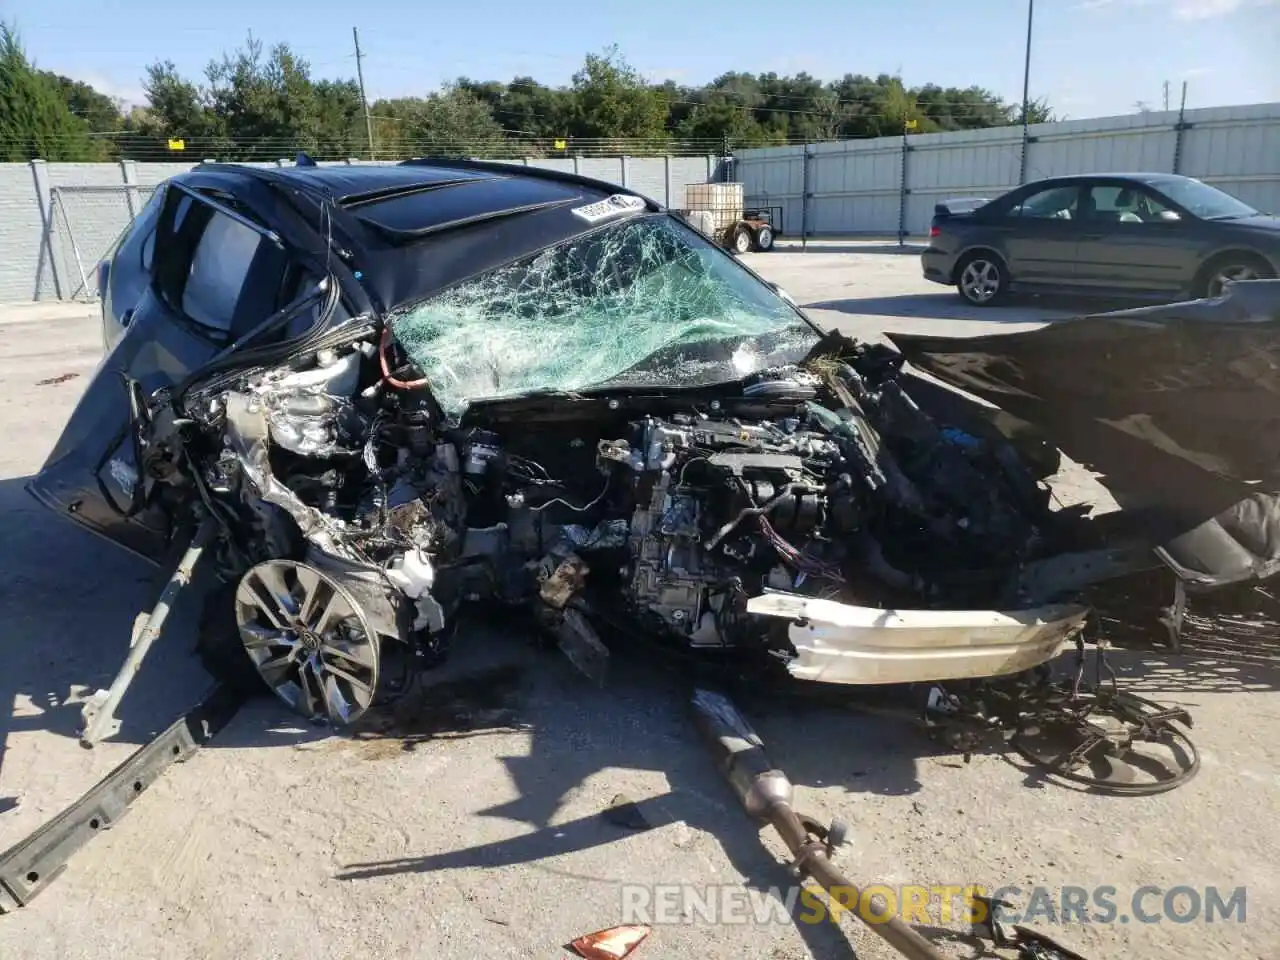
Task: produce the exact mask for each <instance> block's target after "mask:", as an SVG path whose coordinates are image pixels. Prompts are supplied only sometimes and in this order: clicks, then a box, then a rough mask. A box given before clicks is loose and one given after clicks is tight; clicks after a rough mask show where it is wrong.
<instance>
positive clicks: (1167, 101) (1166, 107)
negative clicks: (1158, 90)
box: [1164, 80, 1169, 113]
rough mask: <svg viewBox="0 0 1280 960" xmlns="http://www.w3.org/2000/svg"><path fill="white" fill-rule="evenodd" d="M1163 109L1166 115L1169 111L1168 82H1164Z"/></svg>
mask: <svg viewBox="0 0 1280 960" xmlns="http://www.w3.org/2000/svg"><path fill="white" fill-rule="evenodd" d="M1164 109H1165V112H1166V113H1167V112H1168V110H1169V81H1168V80H1166V81H1165V82H1164Z"/></svg>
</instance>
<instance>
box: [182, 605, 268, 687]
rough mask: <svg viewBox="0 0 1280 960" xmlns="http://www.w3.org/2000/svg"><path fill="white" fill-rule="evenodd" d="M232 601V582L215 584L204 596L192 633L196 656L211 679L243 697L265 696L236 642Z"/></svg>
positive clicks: (259, 678) (261, 682)
mask: <svg viewBox="0 0 1280 960" xmlns="http://www.w3.org/2000/svg"><path fill="white" fill-rule="evenodd" d="M235 599H236V586H235V584H234V583H219V584H218V585H217V586H216V587H214V588H213V589H212V590H210V591H209V593H208V594H207V595H206V596H205V599H204V607H203V608H202V609H201V611H200V623H199V626H198V628H197V630H196V655H197V656H198V657H199V658H200V664H201V666H203V667H204V668H205V670H206V671H208V673H209V674H210V675H211V676H212V677H213V678H214V679H215V680H218V681H219V682H221V683H225V684H226V685H227V686H229V687H231V688H232V689H233V690H236V691H237V692H239V693H242V694H244V695H246V696H266V695H267V694H269V693H270V692H271V690H270V688H269V687H268V686H267V684H266V682H265V681H264V680H263V679H262V676H261V675H260V674H259V673H258V668H257V667H255V666H254V664H253V661H252V660H250V659H249V654H248V652H247V651H246V650H245V648H244V643H243V642H242V641H241V639H240V628H239V626H237V625H236V611H235Z"/></svg>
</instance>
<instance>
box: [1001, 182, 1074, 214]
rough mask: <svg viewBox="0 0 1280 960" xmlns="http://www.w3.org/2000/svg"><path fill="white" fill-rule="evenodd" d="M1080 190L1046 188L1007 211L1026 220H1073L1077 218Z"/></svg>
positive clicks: (1072, 187)
mask: <svg viewBox="0 0 1280 960" xmlns="http://www.w3.org/2000/svg"><path fill="white" fill-rule="evenodd" d="M1079 202H1080V188H1079V187H1075V186H1070V187H1048V188H1046V189H1044V190H1038V191H1036V192H1035V193H1033V194H1031V195H1030V196H1028V197H1027V198H1026V199H1025V200H1023V201H1022V203H1020V204H1018V205H1017V206H1016V207H1014V208H1013V209H1011V210H1010V211H1009V216H1011V217H1020V218H1022V219H1027V220H1074V219H1076V218H1077V217H1078V216H1079Z"/></svg>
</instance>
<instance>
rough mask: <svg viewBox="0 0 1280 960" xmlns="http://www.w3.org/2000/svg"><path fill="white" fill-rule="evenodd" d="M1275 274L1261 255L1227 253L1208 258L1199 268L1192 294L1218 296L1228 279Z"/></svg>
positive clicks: (1263, 278) (1247, 278)
mask: <svg viewBox="0 0 1280 960" xmlns="http://www.w3.org/2000/svg"><path fill="white" fill-rule="evenodd" d="M1275 276H1276V272H1275V269H1274V268H1273V267H1272V266H1271V264H1269V263H1267V261H1265V260H1263V259H1262V258H1261V257H1255V256H1253V255H1252V254H1248V253H1238V254H1227V255H1226V256H1222V257H1217V258H1215V259H1213V260H1210V261H1209V262H1208V263H1206V264H1205V265H1204V266H1203V267H1202V268H1201V269H1200V273H1199V274H1197V276H1196V282H1195V286H1194V287H1193V289H1192V296H1194V297H1196V298H1197V299H1206V298H1212V297H1218V296H1221V295H1222V291H1223V289H1224V287H1225V285H1226V282H1227V281H1229V280H1274V279H1275Z"/></svg>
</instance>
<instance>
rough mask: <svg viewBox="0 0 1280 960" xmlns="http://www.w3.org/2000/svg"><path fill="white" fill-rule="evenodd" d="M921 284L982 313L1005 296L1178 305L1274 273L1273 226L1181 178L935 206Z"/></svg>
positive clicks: (1037, 189) (1128, 180)
mask: <svg viewBox="0 0 1280 960" xmlns="http://www.w3.org/2000/svg"><path fill="white" fill-rule="evenodd" d="M921 262H922V266H923V268H924V276H925V279H927V280H932V281H933V282H935V283H941V284H944V285H946V286H954V287H955V288H956V289H957V290H959V292H960V296H962V297H964V299H965V300H967V301H968V302H969V303H972V304H974V305H975V306H986V305H988V304H992V303H995V302H997V301H998V300H999V299H1000V298H1001V297H1003V296H1004V295H1005V294H1006V293H1008V292H1009V291H1013V290H1026V291H1029V292H1030V291H1034V292H1052V293H1069V294H1070V293H1074V294H1086V295H1090V296H1106V297H1135V298H1143V299H1159V300H1185V299H1196V298H1201V297H1214V296H1218V295H1219V294H1220V293H1221V292H1222V290H1223V287H1224V286H1225V285H1226V284H1227V283H1229V282H1231V281H1234V280H1258V279H1270V278H1274V277H1276V276H1277V275H1278V274H1280V217H1276V216H1272V215H1269V214H1264V213H1261V212H1259V211H1257V210H1255V209H1253V208H1252V207H1250V206H1249V205H1247V204H1245V203H1243V202H1241V201H1240V200H1237V199H1236V198H1235V197H1233V196H1231V195H1230V194H1227V193H1223V192H1222V191H1221V190H1219V189H1217V188H1216V187H1211V186H1209V185H1208V184H1206V183H1202V182H1200V181H1199V180H1193V179H1191V178H1190V177H1180V176H1175V175H1173V174H1165V173H1135V174H1091V175H1087V176H1071V177H1055V178H1053V179H1050V180H1040V181H1037V182H1035V183H1029V184H1026V185H1025V186H1022V187H1019V188H1018V189H1016V190H1013V191H1011V192H1009V193H1006V194H1005V195H1004V196H1002V197H998V198H997V199H995V200H990V201H988V200H960V201H951V202H946V203H940V204H938V205H937V206H936V207H935V208H934V217H933V224H932V226H931V227H930V230H929V247H928V248H927V249H926V250H925V251H924V253H923V254H922V255H921Z"/></svg>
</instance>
